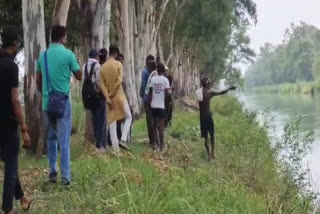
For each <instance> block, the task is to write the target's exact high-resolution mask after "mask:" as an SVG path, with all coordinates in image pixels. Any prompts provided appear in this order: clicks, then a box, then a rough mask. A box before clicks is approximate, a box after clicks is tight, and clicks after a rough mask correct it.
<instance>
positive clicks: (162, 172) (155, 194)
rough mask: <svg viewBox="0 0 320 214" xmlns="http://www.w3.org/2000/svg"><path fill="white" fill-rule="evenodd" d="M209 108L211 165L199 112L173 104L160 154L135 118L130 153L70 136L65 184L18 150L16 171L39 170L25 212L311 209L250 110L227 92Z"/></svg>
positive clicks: (197, 213) (291, 213) (194, 213)
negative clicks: (52, 180)
mask: <svg viewBox="0 0 320 214" xmlns="http://www.w3.org/2000/svg"><path fill="white" fill-rule="evenodd" d="M212 106H213V110H214V120H215V125H216V133H217V135H216V137H217V143H216V153H217V160H216V161H215V162H214V163H209V162H207V157H206V153H205V150H204V146H203V141H202V139H200V129H199V121H198V113H197V112H184V111H181V110H178V109H176V112H175V115H174V119H173V125H172V127H171V128H169V129H168V130H167V133H166V135H167V136H166V142H167V144H168V150H167V152H166V153H165V154H163V156H160V155H158V154H155V153H153V152H152V151H151V150H150V149H149V147H148V140H147V132H146V122H145V121H144V120H140V121H136V122H135V124H134V127H133V134H134V140H133V142H132V144H131V148H132V154H125V155H123V156H121V157H116V156H114V155H113V154H112V153H106V154H97V153H95V152H94V149H93V148H92V146H90V145H88V144H87V143H86V142H84V140H83V138H82V136H81V135H78V136H74V137H73V138H72V175H73V183H72V186H70V187H69V188H63V187H62V186H61V185H59V184H57V185H52V184H48V183H47V182H46V176H47V175H46V173H45V172H46V171H45V162H46V161H45V160H40V161H35V160H32V158H31V159H30V158H29V159H27V158H26V157H25V156H24V155H22V157H21V159H22V163H21V164H20V166H21V168H22V170H29V171H34V170H35V168H40V171H41V173H40V174H38V175H37V176H36V177H34V180H33V181H32V182H30V183H32V184H33V185H32V188H31V190H32V192H33V197H34V203H33V206H32V210H31V211H30V213H35V214H43V213H46V214H51V213H52V214H55V213H57V214H63V213H77V214H78V213H79V214H82V213H83V214H90V213H101V214H102V213H103V214H105V213H108V214H113V213H114V214H116V213H117V214H120V213H127V214H211V213H213V214H214V213H217V214H224V213H225V214H251V213H252V214H259V213H261V214H265V213H270V214H271V213H273V214H280V213H282V214H304V213H310V202H309V201H306V200H304V199H303V198H302V197H300V196H299V194H298V192H297V191H296V190H294V189H290V188H289V187H290V186H289V185H288V184H287V183H288V182H287V180H286V179H285V176H281V174H280V173H279V171H278V169H277V164H276V161H275V157H274V152H273V150H272V149H271V147H270V141H269V138H268V137H267V131H266V130H265V129H264V128H262V127H260V126H259V125H258V123H257V122H256V119H255V113H252V112H246V111H244V110H243V108H242V105H241V104H240V103H239V102H238V101H237V100H236V98H233V97H223V98H217V99H214V101H213V105H212ZM22 176H23V175H22ZM30 183H24V187H25V186H30ZM26 184H29V185H26Z"/></svg>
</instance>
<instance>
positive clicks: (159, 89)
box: [150, 76, 170, 109]
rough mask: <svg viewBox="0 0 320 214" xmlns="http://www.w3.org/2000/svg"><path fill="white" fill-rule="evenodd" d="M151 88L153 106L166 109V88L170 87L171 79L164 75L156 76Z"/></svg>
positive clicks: (153, 78) (152, 80)
mask: <svg viewBox="0 0 320 214" xmlns="http://www.w3.org/2000/svg"><path fill="white" fill-rule="evenodd" d="M150 88H152V101H151V108H160V109H165V90H166V89H170V83H169V80H168V79H167V78H166V77H164V76H154V77H152V79H151V82H150Z"/></svg>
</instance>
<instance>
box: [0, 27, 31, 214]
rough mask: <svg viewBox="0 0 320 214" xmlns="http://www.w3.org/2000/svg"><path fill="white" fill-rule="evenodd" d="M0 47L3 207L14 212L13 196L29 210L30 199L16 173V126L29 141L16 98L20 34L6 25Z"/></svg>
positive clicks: (17, 134) (9, 213)
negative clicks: (3, 169)
mask: <svg viewBox="0 0 320 214" xmlns="http://www.w3.org/2000/svg"><path fill="white" fill-rule="evenodd" d="M1 40H2V48H0V103H1V105H0V156H1V159H2V160H3V161H4V164H5V174H4V183H3V200H2V210H3V211H4V213H6V214H12V213H14V212H13V198H14V197H15V198H16V199H17V200H20V202H21V207H22V209H24V210H28V209H29V207H30V204H31V200H29V199H27V198H26V197H24V193H23V191H22V188H21V184H20V180H19V176H18V153H19V144H20V136H19V126H20V130H21V133H22V137H23V141H24V145H23V146H24V147H27V146H29V145H30V138H29V135H28V130H27V126H26V124H25V122H24V115H23V111H22V107H21V104H20V102H19V89H18V85H19V75H18V73H19V68H18V66H17V64H16V63H15V62H14V58H15V56H16V54H17V52H18V48H19V36H18V34H17V33H16V31H15V30H14V29H11V28H8V29H6V30H4V31H3V32H2V33H1Z"/></svg>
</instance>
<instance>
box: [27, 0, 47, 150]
mask: <svg viewBox="0 0 320 214" xmlns="http://www.w3.org/2000/svg"><path fill="white" fill-rule="evenodd" d="M22 17H23V29H24V44H25V46H24V55H25V78H24V103H25V112H26V123H27V126H28V129H29V134H30V138H31V142H32V146H31V151H33V152H35V151H36V149H37V146H38V142H39V136H40V121H41V114H40V111H41V110H40V109H41V95H40V94H39V92H38V91H37V86H36V69H37V67H36V63H35V62H36V61H37V59H38V57H39V54H40V52H41V51H44V50H45V48H46V42H45V29H44V5H43V0H29V1H22Z"/></svg>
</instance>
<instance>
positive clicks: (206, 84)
mask: <svg viewBox="0 0 320 214" xmlns="http://www.w3.org/2000/svg"><path fill="white" fill-rule="evenodd" d="M210 84H211V80H210V79H209V78H208V77H204V78H202V79H201V85H202V87H203V88H209V87H210Z"/></svg>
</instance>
